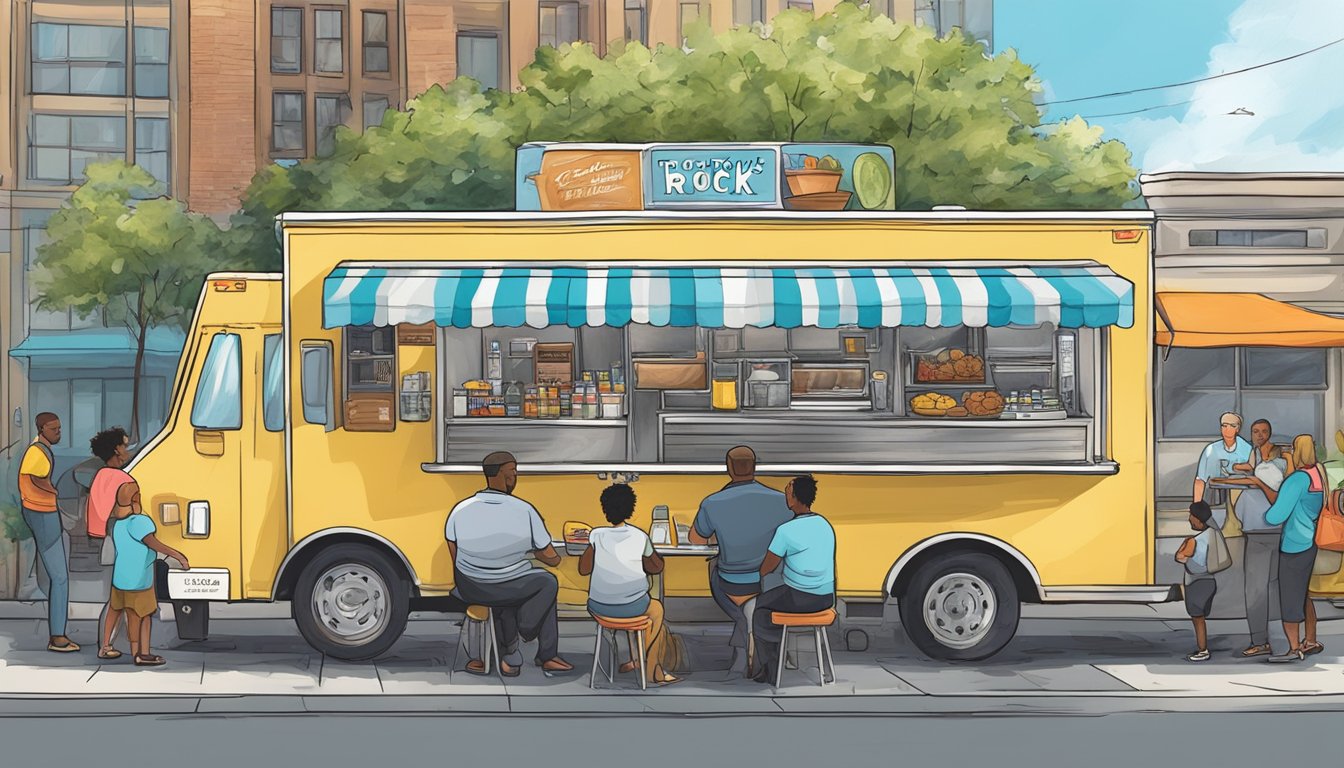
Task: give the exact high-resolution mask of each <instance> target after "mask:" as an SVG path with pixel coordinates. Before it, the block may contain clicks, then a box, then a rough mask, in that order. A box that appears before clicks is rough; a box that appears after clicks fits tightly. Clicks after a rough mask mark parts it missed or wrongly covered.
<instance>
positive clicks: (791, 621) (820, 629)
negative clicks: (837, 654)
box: [770, 608, 835, 689]
mask: <svg viewBox="0 0 1344 768" xmlns="http://www.w3.org/2000/svg"><path fill="white" fill-rule="evenodd" d="M770 622H771V623H772V624H774V625H776V626H778V627H779V628H780V629H781V630H783V635H782V636H781V637H780V638H779V667H778V669H776V671H775V688H776V689H778V688H779V687H780V683H782V682H783V680H784V649H785V648H787V647H788V645H789V627H811V628H812V635H813V638H814V639H815V640H816V641H817V671H818V672H819V673H820V674H821V686H822V687H823V688H824V687H825V686H826V667H827V665H829V666H830V668H831V682H832V683H834V682H835V659H833V658H831V640H830V638H828V637H827V636H826V628H827V627H829V626H831V625H832V624H834V623H835V609H834V608H827V609H826V610H824V611H817V612H816V613H780V612H779V611H771V612H770ZM823 650H824V651H825V654H824V655H823V653H822V652H823Z"/></svg>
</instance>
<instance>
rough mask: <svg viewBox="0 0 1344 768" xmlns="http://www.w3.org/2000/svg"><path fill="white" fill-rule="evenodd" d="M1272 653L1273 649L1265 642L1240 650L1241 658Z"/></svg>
mask: <svg viewBox="0 0 1344 768" xmlns="http://www.w3.org/2000/svg"><path fill="white" fill-rule="evenodd" d="M1272 653H1274V649H1273V648H1272V647H1271V646H1270V644H1269V643H1265V644H1264V645H1252V646H1251V647H1250V648H1247V649H1246V650H1244V651H1242V652H1241V657H1242V658H1243V659H1251V658H1255V657H1256V656H1269V655H1270V654H1272Z"/></svg>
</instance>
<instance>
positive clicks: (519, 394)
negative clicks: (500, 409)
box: [504, 381, 523, 418]
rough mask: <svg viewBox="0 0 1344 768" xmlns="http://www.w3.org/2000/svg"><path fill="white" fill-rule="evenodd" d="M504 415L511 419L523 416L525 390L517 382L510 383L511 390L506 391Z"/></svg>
mask: <svg viewBox="0 0 1344 768" xmlns="http://www.w3.org/2000/svg"><path fill="white" fill-rule="evenodd" d="M504 415H505V416H508V417H510V418H518V417H520V416H522V415H523V390H522V388H521V387H519V386H518V382H516V381H510V382H509V388H508V389H506V390H505V391H504Z"/></svg>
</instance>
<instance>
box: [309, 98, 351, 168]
mask: <svg viewBox="0 0 1344 768" xmlns="http://www.w3.org/2000/svg"><path fill="white" fill-rule="evenodd" d="M349 118H350V97H349V96H346V95H345V94H341V93H328V94H319V95H318V96H317V100H316V102H315V103H314V107H313V125H314V126H315V127H316V128H317V156H318V157H326V156H327V155H330V154H331V152H332V150H334V149H335V148H336V129H337V128H338V127H340V126H342V125H345V121H346V120H348V119H349Z"/></svg>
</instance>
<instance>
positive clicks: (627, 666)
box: [617, 661, 639, 674]
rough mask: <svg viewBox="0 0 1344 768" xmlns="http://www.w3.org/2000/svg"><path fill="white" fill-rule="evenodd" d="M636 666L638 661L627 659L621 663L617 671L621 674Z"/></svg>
mask: <svg viewBox="0 0 1344 768" xmlns="http://www.w3.org/2000/svg"><path fill="white" fill-rule="evenodd" d="M637 666H639V662H635V661H627V662H625V663H624V664H622V665H621V666H620V668H619V669H618V670H617V671H618V672H620V673H621V674H625V673H626V672H634V671H635V667H637Z"/></svg>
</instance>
